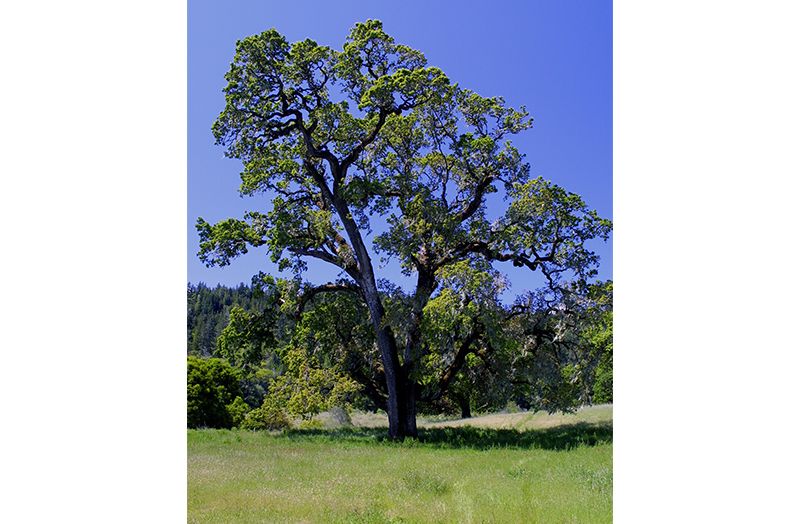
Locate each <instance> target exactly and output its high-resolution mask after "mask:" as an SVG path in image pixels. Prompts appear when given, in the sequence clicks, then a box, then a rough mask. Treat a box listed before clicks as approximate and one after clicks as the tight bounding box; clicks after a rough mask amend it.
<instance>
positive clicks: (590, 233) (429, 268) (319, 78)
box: [197, 20, 611, 438]
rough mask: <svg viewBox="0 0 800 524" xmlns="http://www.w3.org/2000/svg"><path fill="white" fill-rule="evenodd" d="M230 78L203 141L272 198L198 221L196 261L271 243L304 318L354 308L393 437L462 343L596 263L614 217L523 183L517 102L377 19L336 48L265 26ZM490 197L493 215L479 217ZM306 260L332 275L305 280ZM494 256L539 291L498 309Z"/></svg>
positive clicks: (480, 343)
mask: <svg viewBox="0 0 800 524" xmlns="http://www.w3.org/2000/svg"><path fill="white" fill-rule="evenodd" d="M226 80H227V82H228V84H227V86H226V87H225V89H224V92H225V107H224V109H223V111H222V113H221V114H220V116H219V118H218V119H217V121H216V122H215V124H214V126H213V132H214V136H215V137H216V140H217V143H218V144H220V145H222V146H224V147H225V152H226V155H227V156H229V157H231V158H235V159H238V160H240V161H241V162H242V165H243V170H242V173H241V186H240V193H241V194H242V195H243V196H258V195H266V196H267V197H268V198H270V199H271V206H269V208H268V209H257V210H253V211H250V212H248V213H246V214H245V216H244V217H242V218H230V219H226V220H222V221H220V222H218V223H216V224H210V223H208V222H206V221H205V220H203V219H202V218H200V219H198V222H197V229H198V232H199V235H200V240H201V244H200V253H199V256H200V257H201V259H202V260H203V261H205V263H206V264H208V265H226V264H228V263H230V262H231V260H232V259H234V258H235V257H237V256H239V255H241V254H242V253H245V252H247V250H248V248H249V247H258V246H266V248H267V249H268V252H269V253H270V256H271V258H272V260H273V261H274V262H277V263H278V266H279V268H280V269H289V268H290V269H291V270H293V271H294V274H295V278H294V281H293V282H291V283H282V284H280V285H281V286H282V290H283V291H284V293H283V297H284V300H290V301H291V302H292V305H293V307H295V308H296V310H297V312H298V314H301V313H302V312H303V311H304V310H305V309H306V307H307V306H308V305H309V304H310V303H311V302H314V301H316V300H318V299H319V298H320V297H319V295H320V294H348V295H349V296H350V297H351V298H352V299H353V300H355V306H356V307H363V308H364V309H365V311H366V313H367V314H366V317H368V319H369V322H370V324H371V327H372V332H371V336H374V344H375V348H376V349H377V351H378V353H379V355H380V363H379V368H380V369H379V373H378V374H379V375H380V376H381V377H382V382H383V384H377V383H373V384H369V383H368V382H367V381H366V380H365V381H362V382H364V383H365V384H369V385H370V386H371V387H374V388H375V390H376V398H384V399H385V405H386V409H387V411H388V413H389V420H390V434H391V436H392V437H396V438H403V437H404V436H414V435H416V411H417V407H416V403H417V401H428V400H435V399H436V398H439V397H441V396H442V394H443V393H444V391H446V390H447V389H448V388H454V387H456V384H458V381H457V377H458V376H459V373H461V372H462V370H464V369H465V368H464V366H465V364H466V363H468V362H469V361H470V360H471V359H470V358H468V357H469V356H470V355H473V356H476V357H475V358H480V355H481V354H482V353H483V354H484V355H487V357H486V358H487V359H488V358H489V357H488V355H489V354H492V355H499V354H502V353H503V350H502V349H501V348H503V347H504V344H505V343H501V342H500V339H501V338H502V337H500V333H501V332H504V331H507V328H508V326H510V325H512V324H513V322H512V321H513V320H514V319H515V318H516V321H515V322H517V323H519V322H520V321H521V319H522V318H526V315H527V316H530V315H533V310H532V309H531V307H532V306H533V305H536V306H537V307H538V306H542V305H547V307H546V308H545V309H546V310H549V311H550V313H551V314H552V315H551V316H553V315H555V313H554V312H558V311H559V308H561V309H560V310H561V311H566V310H567V308H568V306H572V305H577V304H579V303H580V301H579V300H578V299H576V298H575V297H579V296H585V295H586V293H587V290H588V289H589V287H590V284H591V281H592V279H593V278H594V277H596V275H597V265H598V257H597V255H596V254H595V253H594V252H592V251H591V249H590V248H589V247H588V246H587V241H589V240H591V239H595V238H601V239H606V238H607V237H608V235H609V233H610V231H611V223H610V221H608V220H606V219H603V218H601V217H599V216H598V214H597V213H596V212H595V211H593V210H591V209H590V208H589V207H588V206H587V205H586V204H585V203H584V201H583V200H582V199H581V198H580V197H579V196H578V195H575V194H572V193H569V192H568V191H566V190H564V189H562V188H560V187H558V186H556V185H554V184H552V183H550V182H548V181H546V180H544V179H542V178H531V177H530V168H529V165H528V164H527V163H526V162H525V159H524V155H523V154H522V153H521V152H520V151H519V150H518V149H517V148H516V147H515V146H514V145H513V143H512V141H511V138H512V137H513V136H514V135H516V134H518V133H520V132H523V131H524V130H526V129H528V128H530V127H531V125H532V120H531V118H530V117H529V115H528V113H527V111H526V110H525V108H524V107H521V108H516V109H515V108H512V107H508V106H507V105H506V104H505V101H504V100H503V99H502V98H501V97H483V96H480V95H479V94H477V93H475V92H473V91H470V90H469V89H466V88H463V87H461V86H459V85H458V84H456V83H454V82H451V80H450V79H449V78H448V77H447V76H446V75H445V74H444V73H443V72H442V71H441V70H439V69H438V68H436V67H432V66H429V65H428V63H427V60H426V58H425V56H424V55H423V54H422V53H421V52H420V51H417V50H415V49H412V48H410V47H408V46H406V45H402V44H398V43H397V42H395V40H394V39H393V38H392V37H391V36H389V35H388V34H387V33H385V32H384V30H383V26H382V24H381V22H380V21H376V20H368V21H366V22H364V23H359V24H356V26H355V27H354V28H353V29H352V31H351V32H350V34H349V36H348V37H347V39H346V41H345V43H344V45H343V47H342V49H341V50H334V49H331V48H329V47H327V46H322V45H319V44H317V43H316V42H314V41H313V40H310V39H307V40H303V41H299V42H294V43H289V42H288V41H287V40H286V39H285V38H284V37H283V36H282V35H281V34H279V33H278V32H277V31H276V30H274V29H271V30H268V31H265V32H263V33H261V34H258V35H253V36H250V37H247V38H245V39H243V40H241V41H239V42H237V44H236V53H235V56H234V59H233V62H232V64H231V67H230V70H229V71H228V73H227V75H226ZM496 192H501V193H502V195H503V197H504V200H505V202H506V203H505V210H504V212H503V213H501V214H499V215H498V216H496V217H495V218H491V217H490V216H489V215H488V214H487V206H486V201H487V196H489V195H491V194H492V193H496ZM368 237H372V238H373V241H372V244H371V245H368V243H367V239H368ZM374 255H378V256H380V257H383V258H391V259H394V260H397V261H398V262H399V264H400V266H401V268H402V270H403V272H404V273H405V274H407V275H410V276H414V275H415V276H416V285H415V287H414V290H413V291H412V292H411V293H405V292H404V291H402V290H401V289H399V288H398V287H397V286H396V285H394V284H392V283H391V282H388V281H385V280H383V279H380V278H379V276H378V274H377V271H376V265H375V263H374V262H373V260H372V257H373V256H374ZM310 258H313V259H318V260H321V261H324V262H325V263H328V264H331V265H333V266H335V267H337V268H338V269H339V271H340V273H339V274H340V278H339V279H338V280H336V281H334V282H328V283H324V284H321V285H311V284H308V283H305V282H304V281H303V273H304V271H305V270H306V269H307V260H308V259H310ZM502 263H511V264H512V265H514V266H518V267H525V268H528V269H529V270H531V271H536V272H539V273H541V274H542V275H543V276H544V278H545V280H546V282H547V285H546V288H545V289H543V290H541V292H538V293H537V294H535V295H536V296H535V297H534V295H533V294H529V295H528V296H526V297H521V298H520V299H518V300H517V302H516V304H515V305H514V306H513V307H506V306H505V305H503V304H502V302H501V300H500V293H502V292H503V290H504V289H505V286H506V283H505V280H504V278H503V276H502V274H501V273H500V270H499V269H498V267H502ZM290 289H291V290H292V291H293V293H294V294H296V296H295V297H294V298H289V296H290V295H291V294H292V293H287V292H286V291H288V290H290ZM555 316H557V315H555ZM548 319H550V317H548ZM529 320H531V321H533V320H532V319H529ZM500 326H503V329H500ZM551 334H553V333H551ZM553 335H554V336H556V337H558V334H557V333H555V334H553ZM512 345H513V344H512ZM448 348H450V349H448ZM517 349H519V348H517ZM523 351H525V350H524V349H523ZM451 353H452V355H453V356H452V358H450V357H447V355H449V354H451ZM560 364H561V363H559V370H561V367H560ZM509 371H511V370H509ZM559 372H561V371H559ZM461 376H462V377H463V376H464V374H463V373H461ZM373 382H374V381H373Z"/></svg>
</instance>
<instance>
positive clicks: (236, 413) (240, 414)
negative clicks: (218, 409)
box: [226, 397, 250, 428]
mask: <svg viewBox="0 0 800 524" xmlns="http://www.w3.org/2000/svg"><path fill="white" fill-rule="evenodd" d="M226 408H227V410H228V414H229V415H230V417H231V424H232V425H233V427H235V428H238V427H239V426H241V425H242V422H244V418H245V417H246V416H247V413H248V412H249V411H250V406H248V405H247V402H245V401H244V399H243V398H242V397H236V399H234V401H233V402H231V403H230V404H228V405H227V406H226Z"/></svg>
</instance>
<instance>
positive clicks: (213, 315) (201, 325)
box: [186, 282, 269, 357]
mask: <svg viewBox="0 0 800 524" xmlns="http://www.w3.org/2000/svg"><path fill="white" fill-rule="evenodd" d="M268 304H269V300H268V298H267V297H265V296H264V294H263V293H260V292H259V288H257V287H253V286H248V285H245V284H243V283H242V284H239V285H238V286H236V287H227V286H223V285H219V284H217V285H216V286H215V287H209V286H207V285H206V284H204V283H203V282H200V283H198V284H191V283H189V285H188V287H187V292H186V348H187V354H189V355H196V356H202V357H210V356H211V355H213V354H214V350H215V348H216V345H217V338H219V335H220V333H222V330H223V329H225V326H227V325H228V322H229V321H230V313H231V308H233V307H236V306H238V307H240V308H242V309H243V310H244V311H261V310H263V309H264V308H265V307H267V306H268Z"/></svg>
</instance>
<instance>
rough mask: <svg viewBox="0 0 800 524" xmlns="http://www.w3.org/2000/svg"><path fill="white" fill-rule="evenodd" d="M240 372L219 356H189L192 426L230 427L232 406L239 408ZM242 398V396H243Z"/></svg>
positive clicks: (188, 393)
mask: <svg viewBox="0 0 800 524" xmlns="http://www.w3.org/2000/svg"><path fill="white" fill-rule="evenodd" d="M239 379H240V375H239V373H238V372H237V371H236V370H235V369H234V368H232V367H231V366H230V364H228V363H227V362H226V361H224V360H221V359H218V358H199V357H195V356H189V357H188V358H187V403H188V410H187V416H188V426H189V427H190V428H199V427H209V428H230V427H232V426H233V424H234V419H233V416H232V413H231V412H230V411H229V410H228V406H229V405H233V407H234V409H238V404H237V403H236V402H235V400H236V399H237V398H238V395H239V394H240V388H239ZM239 400H241V399H239Z"/></svg>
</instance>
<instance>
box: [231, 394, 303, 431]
mask: <svg viewBox="0 0 800 524" xmlns="http://www.w3.org/2000/svg"><path fill="white" fill-rule="evenodd" d="M290 427H292V421H291V420H290V419H289V417H288V416H287V415H286V412H285V411H284V409H282V407H281V406H279V405H276V404H275V403H274V402H272V400H271V399H270V398H269V397H267V398H265V399H264V403H263V404H262V405H261V407H258V408H256V409H254V410H252V411H249V412H248V413H247V415H246V416H245V418H244V421H242V424H241V428H242V429H252V430H262V429H263V430H273V431H274V430H282V429H287V428H290Z"/></svg>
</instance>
